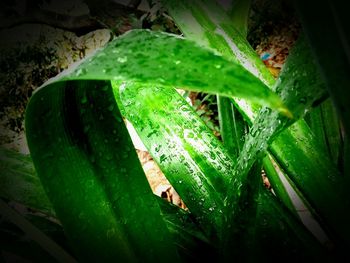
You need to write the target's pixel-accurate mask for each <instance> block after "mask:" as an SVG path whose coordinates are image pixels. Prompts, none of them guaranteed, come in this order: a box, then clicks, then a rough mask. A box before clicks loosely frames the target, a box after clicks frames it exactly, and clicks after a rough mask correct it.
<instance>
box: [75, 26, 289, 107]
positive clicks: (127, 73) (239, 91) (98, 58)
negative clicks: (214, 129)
mask: <svg viewBox="0 0 350 263" xmlns="http://www.w3.org/2000/svg"><path fill="white" fill-rule="evenodd" d="M140 42H142V45H139V43H140ZM72 70H73V69H72ZM74 74H75V75H76V77H78V78H79V79H113V80H115V81H134V82H146V83H149V84H151V83H152V84H157V85H167V86H175V87H181V88H184V89H189V90H194V91H201V92H207V93H213V94H216V93H218V94H220V95H225V96H228V97H241V98H245V99H248V100H251V101H254V102H257V103H261V104H264V105H267V106H269V107H272V108H275V109H278V110H280V111H281V112H284V113H285V114H288V109H286V108H285V107H284V106H283V104H282V103H281V100H280V98H279V97H278V96H276V94H274V93H273V92H271V91H270V90H269V89H268V88H267V87H266V86H265V85H264V84H263V82H261V81H260V80H259V79H258V78H256V77H254V76H253V75H252V74H250V73H249V72H248V71H247V70H246V69H244V67H242V66H241V65H240V64H237V63H234V62H232V61H228V60H226V59H225V58H223V57H222V56H220V55H217V54H215V53H213V52H212V51H210V50H208V49H205V48H203V47H200V46H198V45H197V44H195V43H193V42H191V41H189V40H186V39H183V38H180V37H179V36H176V35H170V34H166V33H162V32H152V31H147V30H131V31H128V32H127V33H125V34H124V35H122V36H121V37H118V38H116V39H115V40H114V41H112V42H111V43H109V45H108V46H107V47H105V48H104V49H103V50H100V51H98V52H97V53H96V54H95V55H94V56H93V58H91V59H85V61H84V62H82V63H81V64H80V65H78V66H77V68H76V69H74V70H73V75H74ZM203 74H205V78H203Z"/></svg>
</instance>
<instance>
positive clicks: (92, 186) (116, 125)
mask: <svg viewBox="0 0 350 263" xmlns="http://www.w3.org/2000/svg"><path fill="white" fill-rule="evenodd" d="M26 132H27V140H28V145H29V149H30V152H31V156H32V159H33V162H34V165H35V169H36V171H37V173H38V175H39V177H40V180H41V182H42V184H43V186H44V189H45V191H46V193H47V195H48V197H49V199H50V201H51V203H52V205H53V207H54V209H55V212H56V214H57V216H58V218H59V219H60V221H61V222H62V225H63V227H64V230H65V232H66V234H67V236H68V239H69V241H70V242H71V244H72V245H73V248H74V250H75V252H76V254H77V256H78V257H79V258H80V259H82V260H84V261H96V260H116V259H120V260H122V261H128V262H132V261H136V260H140V259H141V258H142V260H144V261H147V262H148V261H154V260H160V259H161V258H163V257H165V256H169V255H171V258H172V259H173V260H174V261H176V260H177V254H176V251H175V249H174V248H173V244H172V242H171V237H170V234H169V232H168V231H167V227H166V225H165V223H164V221H163V218H162V216H161V215H160V208H159V206H158V203H157V202H156V200H155V199H154V196H153V193H152V191H151V189H150V186H149V184H148V182H147V180H146V177H145V176H144V173H143V171H142V168H141V165H140V163H139V160H138V158H137V155H136V152H135V151H133V145H132V142H131V140H130V138H129V136H128V132H127V130H126V127H125V125H124V124H123V123H122V118H121V116H120V113H119V110H118V107H117V105H116V103H115V101H114V98H113V93H112V90H111V87H110V86H109V83H106V82H103V81H102V82H101V81H100V82H96V81H95V82H94V81H90V82H71V81H70V82H69V81H67V82H57V83H52V84H51V85H49V86H48V87H46V88H42V89H40V90H39V91H38V92H36V93H35V94H34V95H33V96H32V98H31V100H30V102H29V104H28V107H27V111H26ZM155 225H156V226H157V228H154V226H155Z"/></svg>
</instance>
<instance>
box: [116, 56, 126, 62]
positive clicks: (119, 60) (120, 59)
mask: <svg viewBox="0 0 350 263" xmlns="http://www.w3.org/2000/svg"><path fill="white" fill-rule="evenodd" d="M117 61H118V62H120V63H125V62H127V61H128V58H127V57H119V58H117Z"/></svg>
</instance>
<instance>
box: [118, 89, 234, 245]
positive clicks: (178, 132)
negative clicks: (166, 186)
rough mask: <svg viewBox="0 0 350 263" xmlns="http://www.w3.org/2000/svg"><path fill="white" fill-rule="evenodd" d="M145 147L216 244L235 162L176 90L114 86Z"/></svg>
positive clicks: (221, 226) (221, 227)
mask: <svg viewBox="0 0 350 263" xmlns="http://www.w3.org/2000/svg"><path fill="white" fill-rule="evenodd" d="M113 86H114V94H115V96H116V97H120V98H119V99H118V98H117V99H116V100H117V101H121V102H122V103H123V104H122V105H123V110H124V114H125V117H126V118H127V119H128V120H129V121H130V122H131V123H132V124H133V126H134V128H135V130H136V131H137V133H138V134H139V136H140V138H141V139H142V141H143V143H144V144H145V146H146V148H147V149H148V151H149V152H150V154H151V155H152V157H153V158H154V160H155V161H156V162H157V163H158V165H159V167H160V168H161V170H162V171H163V172H164V174H165V176H166V177H167V179H168V180H169V181H170V183H171V185H172V186H173V187H174V188H175V190H176V192H177V193H179V195H180V196H181V198H182V199H183V200H184V203H185V204H186V206H187V207H188V208H189V210H190V211H191V213H192V214H193V216H194V217H195V219H196V221H197V222H198V224H199V226H200V227H201V228H202V229H203V231H204V233H205V234H206V235H207V237H208V238H209V239H217V238H218V237H219V236H220V235H221V232H222V230H223V228H224V226H223V224H222V220H223V217H222V213H223V209H224V208H223V199H224V194H225V193H226V191H227V189H226V187H227V183H228V181H229V178H230V177H231V176H232V172H233V171H232V168H233V163H234V160H232V159H231V158H230V157H229V154H228V152H227V151H226V149H225V148H224V147H223V146H222V144H221V143H220V141H218V139H217V138H216V137H215V136H214V135H213V133H212V131H211V130H210V129H209V128H208V127H207V126H206V125H205V123H204V122H203V121H202V120H201V118H200V117H199V116H198V115H197V114H196V113H195V112H194V110H193V108H192V107H191V106H190V105H189V104H188V103H187V102H186V101H185V99H184V98H183V97H182V96H181V95H180V94H178V93H177V92H176V90H175V89H173V88H166V87H157V86H153V85H146V84H135V83H123V84H122V85H119V84H118V83H115V84H114V85H113Z"/></svg>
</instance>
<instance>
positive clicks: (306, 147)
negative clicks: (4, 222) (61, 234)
mask: <svg viewBox="0 0 350 263" xmlns="http://www.w3.org/2000/svg"><path fill="white" fill-rule="evenodd" d="M163 3H164V6H165V8H167V10H168V11H169V14H170V15H171V17H172V18H173V19H174V21H176V23H177V25H178V26H179V28H180V30H181V32H182V33H183V34H184V36H185V38H183V37H179V36H177V35H173V34H168V33H163V32H152V31H148V30H132V31H129V32H128V33H126V34H124V35H122V36H120V37H117V38H115V39H114V40H113V41H111V42H110V43H109V44H108V45H107V46H106V47H104V48H103V49H101V50H99V51H97V52H96V53H95V54H93V55H92V56H90V57H87V58H86V59H84V60H82V61H81V62H80V63H79V64H76V65H75V66H73V67H70V68H69V69H68V70H66V71H63V72H62V73H61V74H59V75H58V76H57V77H56V78H54V79H51V80H50V81H48V82H46V83H45V84H44V85H43V86H42V87H40V88H39V89H38V90H37V91H36V92H35V93H34V94H33V96H32V97H31V100H30V102H29V104H28V106H27V110H26V134H27V139H28V144H29V148H30V152H31V158H32V159H33V164H34V166H35V173H37V174H38V176H39V177H40V181H41V183H42V186H43V189H44V191H45V193H46V194H47V196H48V198H49V200H50V203H51V204H52V207H53V209H54V211H55V215H56V216H57V217H58V218H59V220H60V222H61V224H62V227H63V229H64V231H65V233H66V236H67V238H68V240H69V243H70V244H71V247H72V249H73V252H72V253H73V254H74V256H75V257H77V258H78V259H79V260H81V261H97V260H102V261H109V260H111V261H112V260H118V259H119V260H121V261H127V262H129V261H130V262H134V261H146V262H149V261H155V260H156V261H160V260H162V259H164V257H167V258H169V259H170V261H174V262H182V261H185V262H186V261H193V260H203V259H208V258H210V259H213V260H214V259H215V260H218V261H222V262H226V261H232V260H238V261H243V262H246V261H250V262H251V261H253V262H255V261H258V260H259V261H269V262H270V261H276V262H277V261H282V260H285V259H286V258H287V259H288V260H289V261H310V260H329V261H330V260H334V259H340V257H342V256H346V250H347V248H348V246H349V243H350V238H349V237H350V228H349V226H348V221H349V219H350V218H349V216H348V215H346V214H344V213H343V211H346V210H347V209H349V201H348V200H349V198H348V197H349V196H348V193H347V189H346V186H347V183H348V174H346V169H343V167H342V165H343V163H342V161H339V160H344V159H346V158H345V157H344V149H343V148H345V146H344V145H346V144H345V143H344V145H343V144H342V141H346V138H347V137H346V132H345V131H344V129H342V128H341V127H343V126H344V127H347V125H346V124H347V122H346V123H345V124H344V123H342V122H340V124H339V120H338V119H337V118H336V116H335V114H334V113H331V109H333V108H332V107H333V105H332V104H330V102H329V100H327V98H328V97H329V95H328V92H327V90H326V85H325V83H324V79H323V78H322V75H321V74H320V73H319V67H318V64H317V62H316V61H315V60H314V58H313V53H312V48H314V47H315V44H314V43H313V42H312V41H311V45H310V42H309V40H308V39H307V38H306V37H305V36H304V35H303V33H302V34H301V35H300V38H299V39H298V41H297V42H296V44H295V46H294V47H293V50H292V52H291V53H290V55H289V56H288V59H287V61H286V64H285V65H284V67H283V69H282V71H281V73H280V75H279V78H278V80H277V81H275V79H274V78H273V77H272V75H271V74H270V72H269V71H268V69H267V68H266V67H265V65H264V64H263V62H262V61H261V60H260V59H259V57H258V56H257V54H256V53H255V52H254V50H253V49H252V48H251V46H250V44H249V43H248V41H247V40H246V38H245V37H244V36H243V35H241V33H240V32H246V29H245V28H241V27H242V26H243V27H244V25H246V23H241V22H242V20H245V19H247V18H246V17H238V18H237V17H235V19H232V17H230V15H234V16H237V15H239V14H237V13H234V12H232V13H230V12H226V11H224V10H223V9H222V8H221V7H220V6H218V5H216V4H215V3H214V2H213V1H195V4H193V2H192V1H190V2H189V1H164V2H163ZM246 8H249V6H247V7H246ZM247 13H248V12H242V14H245V15H246V14H247ZM232 21H240V22H239V23H238V24H235V22H233V23H232ZM308 32H310V31H308ZM311 32H312V31H311ZM316 48H320V47H319V46H317V44H316ZM317 50H318V49H317ZM333 74H334V72H333ZM334 75H335V74H334ZM334 75H332V76H334ZM344 78H345V79H346V77H344ZM177 88H181V89H185V90H191V91H196V92H205V93H209V94H212V95H216V96H217V101H218V102H219V107H218V111H219V122H220V133H221V136H222V139H223V143H222V142H221V141H219V140H218V138H216V137H215V136H214V135H213V133H212V131H211V130H210V129H209V128H208V126H207V125H206V124H205V122H204V121H203V119H201V118H200V116H198V114H196V113H195V111H194V110H193V108H192V106H191V105H189V104H188V102H187V101H186V100H185V99H184V98H183V97H182V96H181V95H179V94H178V92H177V91H176V89H177ZM328 88H329V86H328ZM330 90H332V88H330ZM334 102H335V104H337V102H338V100H337V99H335V100H334ZM341 106H342V107H346V106H345V105H343V104H341ZM233 107H234V109H233ZM320 112H321V113H320ZM305 114H307V115H306V117H305ZM123 119H127V120H128V121H130V122H131V123H132V124H133V126H134V127H135V129H136V131H137V132H138V134H139V136H140V137H141V139H142V141H143V142H144V144H145V146H146V147H147V149H148V151H149V152H150V153H151V155H152V157H153V158H154V160H155V161H156V162H157V163H158V165H159V167H160V168H161V169H162V171H163V172H164V174H165V175H166V177H167V179H168V180H169V181H170V182H171V184H172V185H173V186H174V188H175V189H176V191H177V192H178V193H179V194H180V196H181V198H182V199H183V200H184V202H185V204H186V206H187V207H188V209H189V211H183V210H180V209H179V208H177V207H173V206H171V205H170V204H168V203H164V202H162V200H159V199H157V198H156V197H155V196H154V195H153V194H152V191H151V189H150V188H149V185H148V182H147V180H146V178H145V176H144V174H143V171H142V169H141V166H140V164H139V162H138V158H137V156H136V153H135V152H134V151H133V150H132V148H133V145H132V143H131V140H130V138H129V136H128V132H127V130H126V127H125V125H124V122H123ZM305 120H307V121H305ZM343 121H344V120H343ZM247 124H248V125H249V133H248V134H245V132H244V130H245V127H246V125H247ZM337 124H338V125H337ZM330 125H332V127H333V128H332V127H331V126H330ZM321 138H322V140H321ZM5 154H6V155H9V156H10V155H11V153H5ZM12 158H14V159H22V161H23V162H26V163H27V164H28V166H27V170H25V171H21V174H23V178H22V179H23V180H27V181H28V182H29V181H30V182H32V186H28V188H30V189H33V188H34V187H36V189H38V190H37V191H39V192H41V191H42V190H41V188H40V187H37V185H38V181H37V180H35V179H34V181H33V180H30V179H29V178H30V177H31V176H33V178H35V175H34V172H33V167H32V166H31V162H30V161H28V160H26V159H24V158H22V157H19V156H17V157H16V156H15V157H14V156H12ZM6 162H7V163H9V161H6ZM3 163H5V162H3ZM12 164H13V165H10V166H8V167H7V168H6V169H7V170H8V171H10V172H11V171H12V172H13V171H17V170H18V169H19V168H18V166H17V165H16V162H12ZM262 167H263V168H264V170H265V172H266V175H267V177H268V178H269V180H270V181H271V184H272V188H273V190H274V194H272V193H271V192H269V191H268V190H267V189H266V188H265V187H263V184H262V180H261V170H262ZM344 170H345V173H344ZM19 172H20V171H19ZM8 174H10V173H8ZM3 176H4V178H7V176H8V175H7V174H5V175H3ZM1 187H3V188H4V187H5V186H3V185H1ZM26 187H27V186H26V185H25V184H19V185H18V188H13V189H14V190H12V191H7V192H5V191H3V190H2V191H1V192H2V193H4V194H3V195H4V196H3V197H5V198H9V199H13V196H18V197H19V198H18V200H17V201H19V202H22V203H25V204H28V205H30V206H32V207H34V208H37V209H40V206H39V205H40V202H41V201H38V200H35V198H29V197H27V196H26V195H19V194H18V195H16V194H13V191H19V193H21V191H20V190H21V189H23V188H26ZM22 192H23V191H22ZM11 194H12V196H11ZM28 196H30V195H28ZM43 196H44V195H43ZM40 199H43V200H45V198H44V197H41V198H40ZM300 204H302V206H303V209H305V208H307V209H308V211H309V213H311V215H312V216H311V217H310V218H312V219H313V220H317V222H318V223H316V224H312V225H310V224H308V222H307V220H309V219H310V218H309V219H307V220H305V213H303V212H300V211H299V209H300V207H301V206H300ZM47 206H50V205H46V206H45V207H46V209H47V208H48V207H47ZM41 210H42V208H41ZM48 211H50V209H48ZM10 218H11V217H10ZM12 218H16V216H15V215H13V216H12ZM22 221H23V220H22ZM22 221H18V222H22ZM314 222H316V221H314ZM17 225H18V226H19V225H21V226H23V225H26V224H24V223H23V222H22V224H20V223H17ZM26 226H27V227H23V231H25V232H26V231H27V232H30V231H29V230H30V225H29V226H28V224H27V225H26ZM155 226H157V227H156V228H155ZM41 246H43V248H44V249H47V247H45V245H43V244H41ZM54 250H55V252H56V253H52V255H53V256H54V257H55V255H56V256H57V252H58V251H60V248H57V247H56V248H55V249H54ZM267 250H269V251H271V255H270V254H269V255H266V254H264V252H265V251H267ZM56 259H58V260H60V259H62V258H60V257H56Z"/></svg>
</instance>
